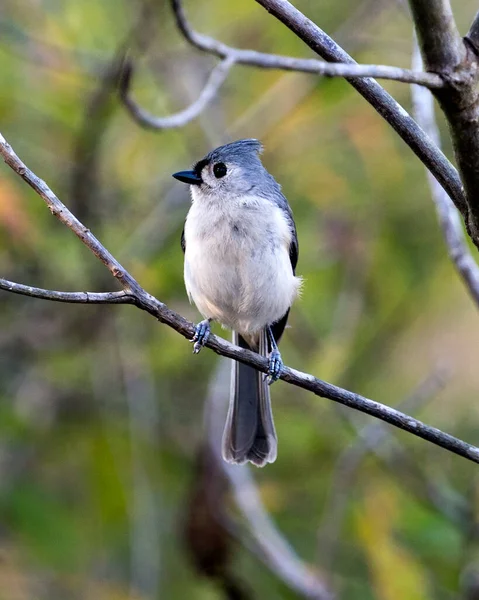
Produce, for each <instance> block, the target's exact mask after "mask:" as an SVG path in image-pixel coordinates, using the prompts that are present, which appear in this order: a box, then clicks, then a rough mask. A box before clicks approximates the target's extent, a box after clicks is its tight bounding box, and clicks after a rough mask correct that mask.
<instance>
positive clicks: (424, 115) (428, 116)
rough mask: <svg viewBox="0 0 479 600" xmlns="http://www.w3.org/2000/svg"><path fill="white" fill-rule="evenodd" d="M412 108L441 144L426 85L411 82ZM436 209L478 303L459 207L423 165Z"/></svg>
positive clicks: (476, 273)
mask: <svg viewBox="0 0 479 600" xmlns="http://www.w3.org/2000/svg"><path fill="white" fill-rule="evenodd" d="M413 64H414V65H415V66H420V65H421V64H422V60H421V54H420V52H419V47H418V45H417V43H415V44H414V49H413ZM411 95H412V100H413V110H414V116H415V117H416V121H417V122H418V123H419V125H421V127H422V128H423V129H424V131H426V132H427V134H428V135H429V137H430V138H431V139H432V140H433V141H434V143H435V144H436V145H437V147H438V148H440V147H441V140H440V136H439V130H438V127H437V124H436V119H435V116H434V100H433V97H432V95H431V94H430V92H428V91H427V90H426V89H424V88H421V87H418V86H415V85H413V86H412V87H411ZM426 175H427V178H428V182H429V187H430V189H431V195H432V199H433V201H434V204H435V206H436V213H437V217H438V220H439V224H440V226H441V229H442V232H443V235H444V239H445V241H446V246H447V251H448V254H449V258H450V259H451V260H452V262H453V264H454V266H455V268H456V270H457V272H458V273H459V276H460V277H461V279H462V281H463V282H464V284H465V286H466V288H467V290H468V291H469V293H470V295H471V296H472V298H473V300H474V302H475V303H476V305H477V306H479V266H478V265H477V263H476V261H475V260H474V258H473V256H472V254H471V253H470V251H469V248H468V246H467V242H466V239H465V237H464V230H463V226H462V222H461V219H460V217H459V214H458V211H457V209H456V207H455V206H454V204H453V203H452V201H451V199H450V198H449V196H448V195H447V194H446V192H445V191H444V189H443V188H442V187H441V186H440V185H439V184H438V182H437V181H436V179H434V177H433V176H432V175H431V173H430V172H429V171H428V170H427V169H426Z"/></svg>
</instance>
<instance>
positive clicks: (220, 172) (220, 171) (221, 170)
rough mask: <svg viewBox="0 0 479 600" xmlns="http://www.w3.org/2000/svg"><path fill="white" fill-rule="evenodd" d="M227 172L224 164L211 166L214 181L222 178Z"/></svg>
mask: <svg viewBox="0 0 479 600" xmlns="http://www.w3.org/2000/svg"><path fill="white" fill-rule="evenodd" d="M227 170H228V169H227V168H226V165H225V163H216V165H214V166H213V173H214V174H215V177H216V179H221V178H222V177H224V176H225V175H226V172H227Z"/></svg>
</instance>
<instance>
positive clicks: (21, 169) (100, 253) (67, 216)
mask: <svg viewBox="0 0 479 600" xmlns="http://www.w3.org/2000/svg"><path fill="white" fill-rule="evenodd" d="M0 155H1V156H2V157H3V159H4V160H5V162H6V163H7V165H8V166H9V167H10V168H11V169H12V170H13V171H14V172H15V173H17V174H18V175H19V176H20V177H22V179H23V180H24V181H26V183H28V185H30V187H32V188H33V189H34V190H35V191H36V192H37V194H39V196H41V197H42V198H43V200H44V201H45V203H46V204H47V206H48V207H49V208H50V211H51V212H52V214H53V215H54V216H55V217H56V218H57V219H58V220H59V221H61V222H62V223H63V224H64V225H66V226H67V227H68V228H69V229H71V230H72V231H73V233H74V234H75V235H76V236H77V237H78V238H79V239H80V240H81V241H82V242H83V244H85V246H87V247H88V248H89V249H90V250H91V251H92V252H93V254H94V255H95V256H96V257H97V258H98V259H99V260H101V261H102V263H103V264H104V265H105V266H106V267H107V268H108V269H109V270H110V272H111V273H112V275H113V276H114V277H115V278H116V279H117V280H118V281H119V282H120V284H121V285H122V287H123V289H124V291H125V292H127V293H128V294H129V295H131V296H133V297H134V299H135V302H134V303H135V305H136V306H138V307H139V308H141V309H142V310H144V311H146V312H148V313H150V314H151V315H153V316H154V317H156V318H157V319H158V320H159V321H161V322H162V323H165V324H166V325H168V326H169V327H171V328H172V329H174V330H175V331H177V332H178V333H180V334H181V335H182V336H184V337H185V338H187V339H189V340H191V339H192V337H193V335H194V332H195V329H194V327H193V324H192V323H190V322H189V321H187V320H186V319H185V318H183V317H182V316H180V315H178V314H177V313H175V312H174V311H172V310H171V309H169V308H168V307H167V306H166V305H165V304H164V303H163V302H160V301H159V300H158V299H157V298H154V297H153V296H152V295H151V294H148V293H147V292H146V291H145V290H144V289H143V288H142V287H141V286H140V284H139V283H138V282H137V281H136V279H134V278H133V276H132V275H130V273H129V272H128V271H127V270H126V269H125V268H124V267H123V266H122V265H121V264H120V263H119V262H118V261H117V260H116V258H114V256H113V255H112V254H111V253H110V252H109V251H108V250H107V249H106V248H105V247H104V246H103V245H102V244H101V243H100V242H99V241H98V239H97V238H96V237H95V236H94V235H93V234H92V233H91V231H90V230H89V229H88V228H87V227H85V226H84V225H83V224H82V223H81V222H80V221H79V220H78V219H77V218H76V217H75V216H74V215H73V214H72V213H71V212H70V211H69V210H68V208H67V207H66V206H65V205H64V204H62V202H60V200H59V199H58V198H57V197H56V196H55V194H54V193H53V192H52V190H51V189H50V188H49V187H48V186H47V184H46V183H45V182H44V181H43V180H41V179H40V178H39V177H37V176H36V175H35V174H34V173H33V172H32V171H30V169H29V168H28V167H27V166H26V165H25V164H24V163H23V162H22V161H21V160H20V159H19V158H18V156H17V155H16V154H15V152H14V151H13V149H12V147H11V146H10V145H9V144H8V143H7V142H6V140H5V138H4V137H3V136H2V135H1V134H0ZM206 345H207V346H208V348H211V349H212V350H213V351H214V352H216V353H217V354H221V355H222V356H226V357H228V358H232V359H234V360H239V361H240V362H242V363H245V364H248V365H250V366H252V367H254V368H255V369H257V370H258V371H261V372H262V373H267V372H268V368H269V361H268V359H267V358H265V357H262V356H260V355H259V354H256V353H255V352H251V351H250V350H244V349H242V348H240V347H239V346H234V345H233V344H231V343H230V342H227V341H226V340H224V339H222V338H220V337H218V336H215V335H211V336H210V338H209V340H208V342H207V344H206ZM281 379H282V380H283V381H286V382H288V383H290V384H292V385H296V386H298V387H301V388H303V389H305V390H309V391H310V392H313V393H314V394H316V395H317V396H320V397H323V398H328V399H329V400H333V401H334V402H338V403H340V404H343V405H344V406H349V407H350V408H354V409H356V410H359V411H361V412H364V413H366V414H368V415H371V416H373V417H377V418H378V419H381V420H382V421H385V422H386V423H389V424H390V425H394V426H395V427H398V428H399V429H403V430H404V431H408V432H409V433H412V434H413V435H415V436H417V437H420V438H422V439H424V440H427V441H429V442H432V443H433V444H436V445H437V446H440V447H441V448H444V449H446V450H449V451H450V452H453V453H454V454H458V455H459V456H463V457H464V458H467V459H468V460H470V461H472V462H475V463H479V448H478V447H476V446H473V445H472V444H469V443H467V442H464V441H463V440H460V439H458V438H455V437H453V436H452V435H450V434H448V433H445V432H443V431H440V430H439V429H436V428H435V427H431V426H430V425H427V424H425V423H422V422H421V421H418V420H417V419H414V418H413V417H410V416H408V415H405V414H403V413H401V412H400V411H398V410H395V409H394V408H391V407H389V406H387V405H385V404H380V403H379V402H375V401H374V400H370V399H369V398H365V397H364V396H361V395H359V394H355V393H354V392H351V391H349V390H345V389H343V388H340V387H337V386H335V385H332V384H331V383H327V382H326V381H322V380H321V379H317V378H316V377H314V376H313V375H310V374H308V373H302V372H301V371H297V370H296V369H292V368H290V367H285V368H284V370H283V372H282V374H281Z"/></svg>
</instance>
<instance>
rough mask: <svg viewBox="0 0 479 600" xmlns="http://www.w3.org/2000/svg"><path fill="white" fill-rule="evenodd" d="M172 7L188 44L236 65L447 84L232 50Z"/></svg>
mask: <svg viewBox="0 0 479 600" xmlns="http://www.w3.org/2000/svg"><path fill="white" fill-rule="evenodd" d="M171 4H172V8H173V12H174V15H175V18H176V23H177V25H178V28H179V29H180V31H181V32H182V34H183V35H184V37H185V38H186V39H187V41H188V42H190V43H191V44H192V45H193V46H195V47H196V48H198V50H201V51H202V52H208V53H209V54H214V55H216V56H218V57H220V58H223V59H225V58H231V59H233V60H234V62H235V63H237V64H241V65H249V66H252V67H259V68H261V69H275V70H282V71H299V72H301V73H312V74H315V75H325V76H327V77H377V78H378V79H392V80H394V81H401V82H403V83H416V84H418V85H424V86H426V87H428V88H434V89H436V88H441V87H443V85H444V82H443V81H442V79H441V78H440V77H439V76H437V75H435V74H434V73H424V72H420V71H411V70H410V69H402V68H401V67H392V66H389V65H358V64H354V63H344V64H340V63H337V64H331V63H327V62H324V61H320V60H315V59H311V58H294V57H292V56H281V55H279V54H266V53H264V52H257V51H255V50H243V49H241V48H233V47H232V46H228V45H226V44H223V43H222V42H220V41H218V40H215V39H214V38H211V37H209V36H207V35H203V34H201V33H197V32H196V31H195V30H194V29H193V28H192V27H191V26H190V24H189V23H188V20H187V19H186V15H185V11H184V9H183V5H182V3H181V1H180V0H171Z"/></svg>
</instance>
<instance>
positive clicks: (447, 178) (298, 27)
mask: <svg viewBox="0 0 479 600" xmlns="http://www.w3.org/2000/svg"><path fill="white" fill-rule="evenodd" d="M256 1H257V2H258V3H259V4H261V6H263V7H264V8H265V9H266V10H267V11H268V12H270V13H271V14H273V15H274V16H275V17H277V18H278V19H279V20H280V21H281V22H282V23H284V24H285V25H286V27H288V28H289V29H290V30H291V31H293V32H294V33H295V34H296V35H297V36H298V37H299V38H301V39H302V40H303V41H304V42H305V43H306V44H307V45H308V46H309V47H310V48H311V49H312V50H314V51H315V52H316V53H317V54H319V55H320V56H322V57H323V58H324V59H326V60H327V61H330V62H333V63H336V62H342V63H352V64H356V63H355V62H354V61H353V59H352V58H351V57H350V56H349V54H348V53H347V52H345V50H343V49H342V48H341V47H340V46H339V45H338V44H337V43H336V42H335V41H334V40H333V39H331V38H330V37H329V36H328V35H327V34H326V33H325V32H324V31H323V30H322V29H320V28H319V27H318V26H317V25H316V24H315V23H313V22H312V21H310V20H309V19H308V18H307V17H305V15H303V14H302V13H301V12H300V11H299V10H297V9H296V8H295V7H294V6H293V5H292V4H290V3H289V2H288V1H287V0H256ZM347 81H348V82H349V83H350V84H351V85H352V86H353V87H354V88H355V89H356V90H357V91H358V92H359V93H360V94H361V95H362V96H363V97H364V98H365V99H366V100H367V101H368V102H369V103H370V104H371V106H373V108H374V109H375V110H376V111H377V112H378V113H379V114H380V115H381V116H382V117H383V118H384V119H386V121H387V122H388V123H389V124H390V125H391V127H393V129H394V130H395V131H396V132H397V133H398V134H399V136H400V137H401V138H402V139H403V140H404V141H405V142H406V144H407V145H408V146H409V147H410V148H411V150H412V151H413V152H414V153H415V154H416V156H417V157H418V158H419V160H421V161H422V162H423V163H424V164H425V165H426V167H427V168H428V169H429V170H430V171H431V173H432V174H433V175H434V177H435V178H436V179H437V180H438V181H439V183H440V184H441V186H442V187H443V188H444V189H445V190H446V191H447V193H448V194H449V195H450V197H451V198H452V200H453V201H454V203H455V204H456V206H457V207H458V208H459V209H460V210H461V212H462V213H463V214H465V213H466V211H467V209H466V199H465V196H464V190H463V186H462V182H461V179H460V178H459V175H458V173H457V171H456V169H455V168H454V167H453V166H452V164H451V163H450V162H449V161H448V160H447V158H446V157H445V156H444V154H443V153H442V152H441V151H440V150H439V149H438V148H437V147H436V146H435V145H434V144H433V143H432V141H431V140H430V139H429V137H428V136H427V135H426V134H425V133H424V131H423V130H422V129H421V128H420V127H419V125H418V124H417V123H416V122H415V121H414V119H413V118H412V117H411V116H410V115H409V114H408V112H407V111H406V110H405V109H404V108H403V107H402V106H401V105H400V104H399V103H398V102H396V100H394V98H392V97H391V96H390V95H389V94H388V93H387V92H386V91H385V90H384V89H383V88H382V87H381V86H380V85H379V84H378V83H377V81H374V80H373V79H354V78H347Z"/></svg>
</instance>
